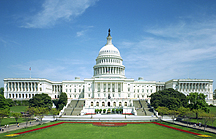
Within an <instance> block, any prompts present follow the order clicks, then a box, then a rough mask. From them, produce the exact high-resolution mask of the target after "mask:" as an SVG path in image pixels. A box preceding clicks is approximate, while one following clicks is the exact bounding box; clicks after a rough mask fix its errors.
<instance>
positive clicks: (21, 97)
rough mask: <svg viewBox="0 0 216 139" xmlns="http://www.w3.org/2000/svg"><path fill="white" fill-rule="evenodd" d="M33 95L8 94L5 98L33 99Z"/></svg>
mask: <svg viewBox="0 0 216 139" xmlns="http://www.w3.org/2000/svg"><path fill="white" fill-rule="evenodd" d="M34 95H35V94H33V93H8V96H7V98H10V99H13V98H16V99H30V98H32V97H34Z"/></svg>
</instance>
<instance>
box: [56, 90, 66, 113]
mask: <svg viewBox="0 0 216 139" xmlns="http://www.w3.org/2000/svg"><path fill="white" fill-rule="evenodd" d="M66 104H67V94H66V93H64V92H62V93H61V94H60V97H59V100H58V105H57V106H56V107H57V109H59V110H61V109H63V107H64V106H65V105H66Z"/></svg>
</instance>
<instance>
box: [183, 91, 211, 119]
mask: <svg viewBox="0 0 216 139" xmlns="http://www.w3.org/2000/svg"><path fill="white" fill-rule="evenodd" d="M205 98H206V96H205V95H204V94H202V93H200V94H198V93H196V92H195V93H190V94H189V95H188V96H187V100H188V101H189V104H188V107H189V108H190V109H191V110H198V109H201V110H204V111H205V112H209V108H208V104H207V103H206V101H205ZM195 112H196V118H197V119H198V111H195Z"/></svg>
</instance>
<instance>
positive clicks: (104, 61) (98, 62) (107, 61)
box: [96, 58, 122, 64]
mask: <svg viewBox="0 0 216 139" xmlns="http://www.w3.org/2000/svg"><path fill="white" fill-rule="evenodd" d="M102 63H106V64H107V63H118V64H122V63H121V60H119V59H107V58H106V59H100V60H97V62H96V64H102Z"/></svg>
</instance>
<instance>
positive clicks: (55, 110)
mask: <svg viewBox="0 0 216 139" xmlns="http://www.w3.org/2000/svg"><path fill="white" fill-rule="evenodd" d="M50 113H51V114H52V115H53V120H55V117H56V115H58V114H59V111H58V110H57V109H56V108H52V109H51V110H50Z"/></svg>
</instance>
